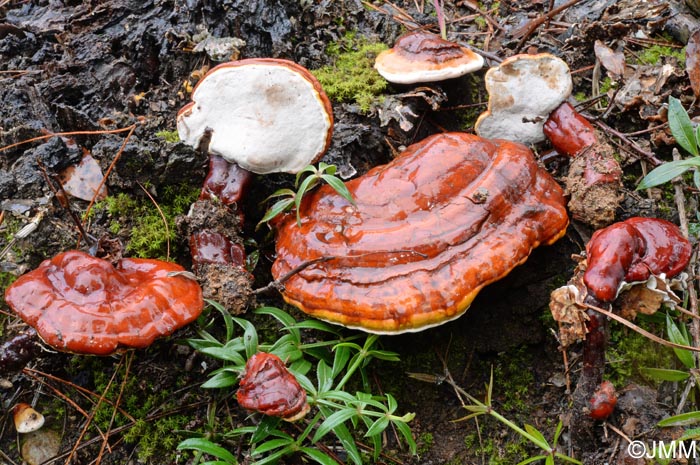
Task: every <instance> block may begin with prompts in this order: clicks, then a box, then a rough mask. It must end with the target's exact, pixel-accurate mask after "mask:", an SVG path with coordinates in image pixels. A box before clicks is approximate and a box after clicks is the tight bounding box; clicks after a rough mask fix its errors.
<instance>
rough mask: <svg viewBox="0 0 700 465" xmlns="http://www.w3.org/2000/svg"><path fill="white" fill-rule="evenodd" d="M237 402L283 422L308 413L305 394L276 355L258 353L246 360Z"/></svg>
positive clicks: (297, 418) (248, 408) (296, 418)
mask: <svg viewBox="0 0 700 465" xmlns="http://www.w3.org/2000/svg"><path fill="white" fill-rule="evenodd" d="M236 399H237V400H238V403H239V404H240V405H241V407H243V408H245V409H247V410H252V411H255V412H260V413H262V414H264V415H269V416H273V417H280V418H282V419H284V420H286V421H296V420H299V419H301V418H303V417H304V416H305V415H306V413H307V412H308V411H309V408H310V407H309V404H308V403H307V402H306V391H305V390H304V389H302V387H301V386H300V385H299V382H298V381H297V379H296V378H295V377H294V375H293V374H292V373H290V371H289V370H288V369H287V367H286V366H285V365H284V362H283V361H282V360H281V359H280V358H279V357H278V356H276V355H274V354H269V353H266V352H258V353H256V354H253V356H252V357H250V358H249V359H248V362H246V365H245V374H244V375H243V379H241V382H240V384H239V388H238V392H237V393H236Z"/></svg>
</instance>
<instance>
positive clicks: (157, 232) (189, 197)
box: [96, 185, 199, 258]
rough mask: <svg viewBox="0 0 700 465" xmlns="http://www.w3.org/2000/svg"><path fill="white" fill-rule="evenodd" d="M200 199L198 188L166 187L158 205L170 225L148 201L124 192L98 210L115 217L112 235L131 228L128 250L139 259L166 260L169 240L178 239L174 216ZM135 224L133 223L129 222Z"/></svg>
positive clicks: (109, 198) (111, 228) (183, 211)
mask: <svg viewBox="0 0 700 465" xmlns="http://www.w3.org/2000/svg"><path fill="white" fill-rule="evenodd" d="M198 196H199V189H198V188H193V187H190V186H185V185H181V186H166V187H165V188H164V189H163V192H162V194H161V195H160V196H159V197H158V199H156V200H157V202H158V206H159V207H160V210H161V211H162V213H163V215H164V216H165V218H166V220H167V224H168V228H167V231H166V227H165V224H164V222H163V218H162V216H161V214H160V212H159V211H158V209H157V208H156V206H155V205H153V203H152V202H151V200H150V199H148V198H135V197H130V196H129V195H127V194H125V193H119V194H117V195H115V196H110V197H107V198H106V199H105V200H104V201H102V202H100V204H98V205H97V206H96V208H100V207H101V208H104V209H106V211H107V213H109V215H110V216H112V218H113V221H112V222H111V223H110V225H109V230H110V232H112V233H113V234H116V233H118V232H119V231H120V230H122V229H123V228H124V227H125V225H130V231H129V242H128V243H127V245H126V249H127V250H128V251H129V252H131V253H132V254H134V255H135V256H137V257H143V258H165V256H166V252H167V247H166V245H167V243H168V240H170V242H171V247H172V244H173V242H174V239H175V238H176V236H175V217H177V216H178V215H182V214H184V213H185V212H186V211H187V209H188V208H189V205H190V204H191V203H192V202H194V201H195V200H196V199H197V197H198ZM131 221H133V224H130V222H131Z"/></svg>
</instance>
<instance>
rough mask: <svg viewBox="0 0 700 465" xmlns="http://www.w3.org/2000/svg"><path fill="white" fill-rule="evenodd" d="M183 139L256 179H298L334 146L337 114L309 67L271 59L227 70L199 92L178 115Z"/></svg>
mask: <svg viewBox="0 0 700 465" xmlns="http://www.w3.org/2000/svg"><path fill="white" fill-rule="evenodd" d="M177 130H178V134H179V136H180V139H181V140H183V141H184V142H185V143H187V144H189V145H191V146H193V147H197V146H198V145H199V142H200V139H201V138H202V137H203V136H204V135H205V134H206V133H209V132H210V133H211V141H210V143H209V152H210V153H213V154H215V155H220V156H222V157H223V158H224V159H226V161H228V162H229V163H236V164H237V165H239V166H240V167H241V168H244V169H246V170H248V171H252V172H253V173H258V174H268V173H277V172H287V173H296V172H298V171H301V170H302V169H303V168H305V167H306V166H308V165H309V164H311V163H314V162H315V161H317V160H318V159H319V158H321V156H322V155H323V153H324V152H325V151H326V150H327V148H328V146H329V145H330V141H331V135H332V132H333V111H332V108H331V104H330V100H328V97H327V96H326V94H325V93H324V92H323V89H321V85H320V84H319V82H318V81H317V80H316V78H314V77H313V75H312V74H311V73H310V72H309V71H308V70H307V69H306V68H304V67H302V66H300V65H298V64H296V63H294V62H291V61H288V60H280V59H272V58H251V59H246V60H239V61H232V62H229V63H223V64H221V65H219V66H216V67H215V68H213V69H212V70H210V71H209V72H208V73H207V74H206V75H205V76H204V77H203V78H202V80H201V81H199V83H198V84H197V86H196V87H195V88H194V91H193V92H192V102H190V103H188V104H187V105H185V106H184V107H183V108H182V109H181V110H180V111H179V112H178V115H177Z"/></svg>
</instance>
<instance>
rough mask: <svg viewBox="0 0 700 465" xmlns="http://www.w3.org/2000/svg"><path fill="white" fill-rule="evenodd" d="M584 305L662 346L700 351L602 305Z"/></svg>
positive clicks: (698, 348)
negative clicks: (667, 337)
mask: <svg viewBox="0 0 700 465" xmlns="http://www.w3.org/2000/svg"><path fill="white" fill-rule="evenodd" d="M582 305H583V306H584V307H586V308H589V309H591V310H593V311H595V312H598V313H600V314H601V315H605V316H607V317H608V318H612V319H613V320H615V321H617V322H618V323H622V324H623V325H625V326H627V327H628V328H629V329H631V330H632V331H635V332H637V333H639V334H641V335H642V336H644V337H646V338H648V339H651V340H652V341H654V342H656V343H658V344H661V345H662V346H666V347H671V348H673V349H685V350H690V351H693V352H700V347H693V346H686V345H683V344H676V343H674V342H669V341H667V340H666V339H662V338H660V337H658V336H657V335H655V334H652V333H650V332H649V331H647V330H645V329H643V328H640V327H639V326H637V325H635V324H634V323H632V322H631V321H629V320H626V319H624V318H622V317H621V316H619V315H617V314H615V313H613V312H609V311H608V310H604V309H602V308H600V307H596V306H595V305H590V304H587V303H583V304H582Z"/></svg>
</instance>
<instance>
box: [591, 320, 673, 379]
mask: <svg viewBox="0 0 700 465" xmlns="http://www.w3.org/2000/svg"><path fill="white" fill-rule="evenodd" d="M639 324H640V325H641V326H642V327H644V328H645V329H647V330H650V331H652V332H655V330H654V329H653V327H650V326H648V324H645V323H644V322H640V323H639ZM652 326H653V325H652ZM606 358H607V363H608V369H607V370H606V371H607V373H606V376H605V377H606V378H607V379H608V380H610V381H611V382H612V383H613V384H614V385H616V386H624V385H626V384H627V383H629V382H631V381H637V382H640V381H644V382H646V383H648V382H649V381H650V378H649V377H648V376H645V375H644V374H643V372H642V371H641V370H640V369H641V368H644V367H672V366H674V365H675V360H674V358H675V356H674V354H673V350H672V349H670V348H668V347H663V346H660V345H659V344H657V343H655V342H654V341H651V340H650V339H649V338H647V337H646V336H642V335H641V334H639V333H636V332H634V331H630V330H628V329H627V328H618V327H613V329H612V330H611V333H610V344H609V345H608V349H607V353H606Z"/></svg>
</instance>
